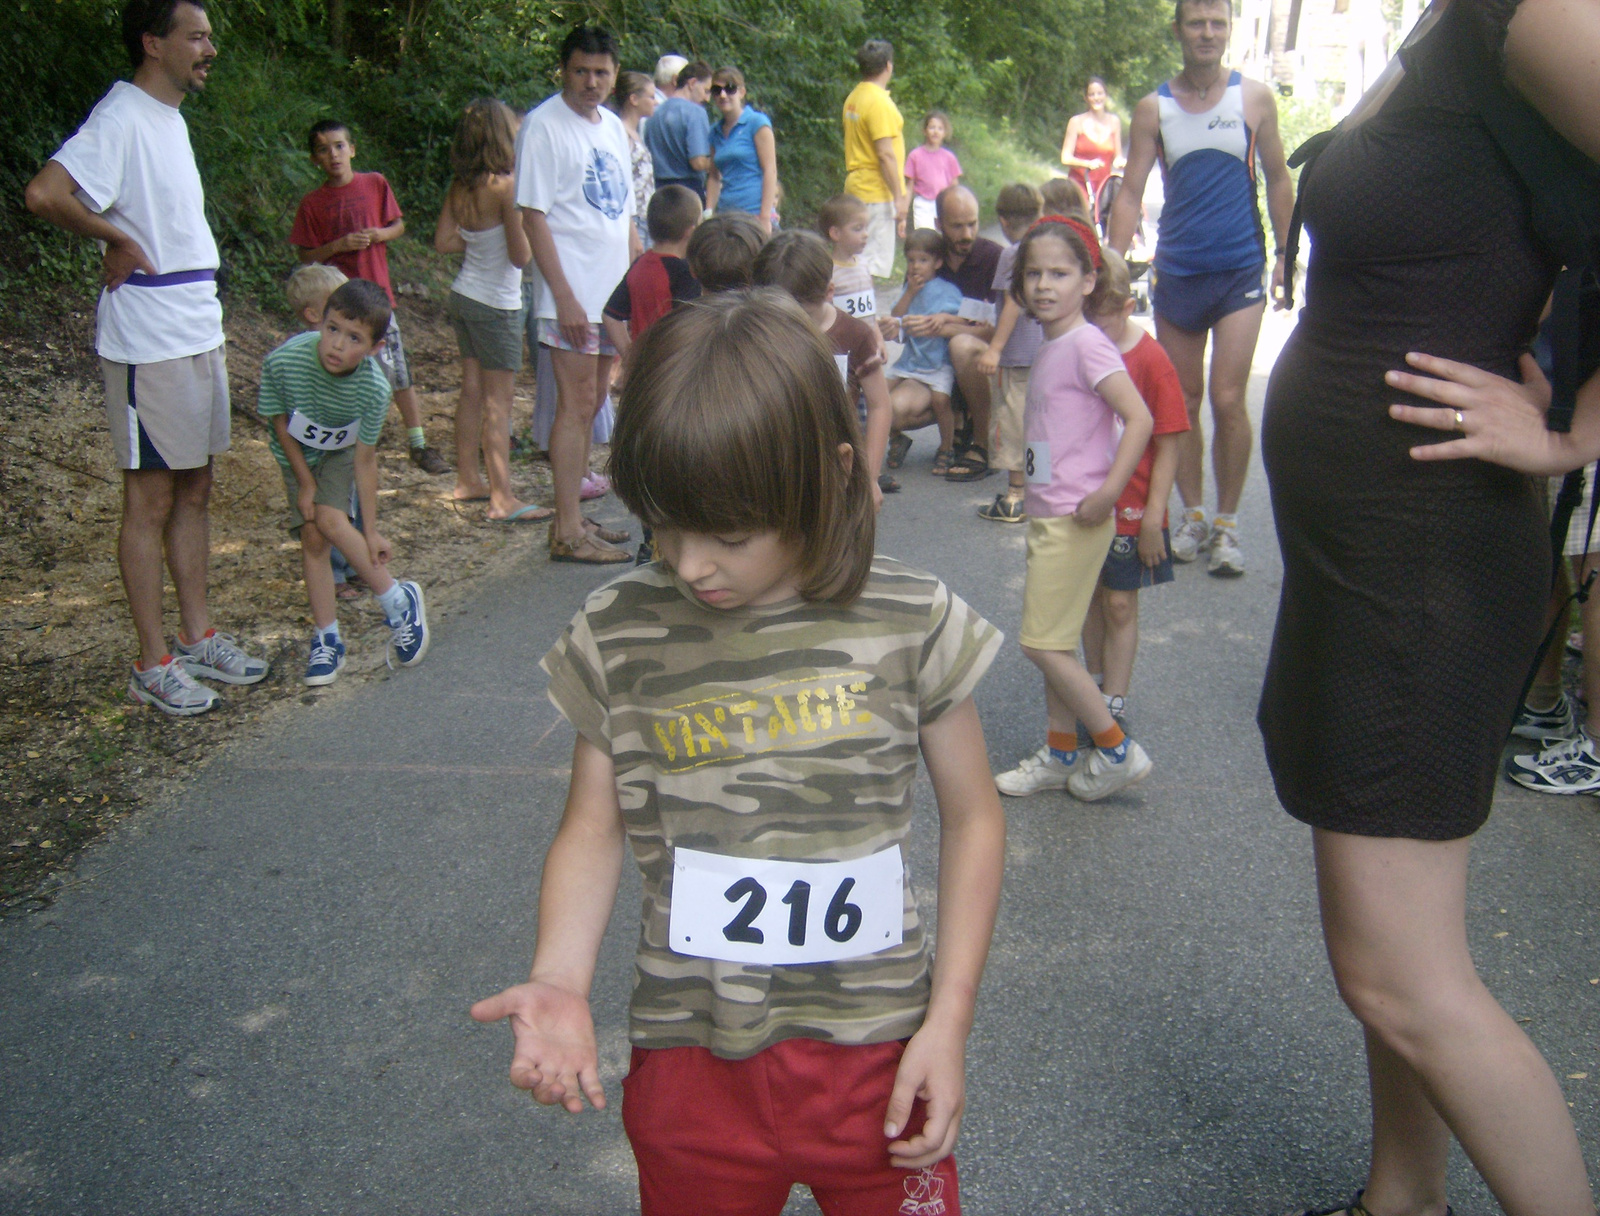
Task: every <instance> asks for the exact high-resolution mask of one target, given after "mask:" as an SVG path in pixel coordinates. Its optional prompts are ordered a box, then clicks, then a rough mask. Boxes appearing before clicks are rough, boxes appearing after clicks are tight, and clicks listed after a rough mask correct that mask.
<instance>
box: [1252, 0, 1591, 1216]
mask: <svg viewBox="0 0 1600 1216" xmlns="http://www.w3.org/2000/svg"><path fill="white" fill-rule="evenodd" d="M1508 31H1509V33H1508ZM1597 57H1600V5H1597V4H1595V3H1580V2H1578V0H1522V2H1521V4H1520V5H1519V4H1518V3H1517V2H1516V0H1448V2H1447V3H1446V2H1438V3H1435V4H1434V6H1433V8H1432V9H1430V11H1429V13H1428V15H1427V16H1426V17H1425V18H1424V22H1423V24H1422V25H1421V26H1419V29H1418V33H1417V34H1416V35H1415V36H1414V37H1413V39H1412V40H1411V41H1410V43H1408V45H1407V48H1406V49H1405V50H1404V51H1402V53H1401V60H1402V62H1403V65H1404V71H1403V72H1396V73H1392V74H1387V75H1386V77H1385V79H1384V80H1382V81H1381V82H1380V84H1379V85H1378V86H1377V87H1376V88H1375V89H1374V90H1373V93H1372V94H1370V95H1369V96H1368V97H1366V98H1364V99H1363V101H1362V103H1361V105H1360V106H1358V107H1357V109H1356V111H1355V112H1354V113H1353V114H1352V115H1351V117H1350V118H1349V119H1347V120H1346V121H1345V123H1344V124H1343V126H1342V128H1341V129H1340V131H1339V133H1338V134H1337V135H1336V136H1335V137H1334V138H1333V140H1332V141H1331V142H1330V143H1329V144H1328V145H1327V146H1326V148H1325V149H1324V150H1323V151H1322V153H1321V155H1320V156H1319V157H1318V158H1317V160H1316V162H1315V163H1314V164H1313V165H1312V166H1311V167H1310V168H1309V169H1308V170H1307V172H1306V173H1305V175H1304V176H1303V179H1302V181H1301V183H1300V188H1301V191H1302V196H1303V197H1302V210H1303V214H1304V217H1305V223H1306V228H1307V231H1308V232H1310V233H1311V235H1312V237H1313V238H1314V242H1315V247H1314V249H1313V252H1312V258H1311V263H1310V267H1309V269H1308V273H1307V281H1306V307H1305V310H1304V312H1303V313H1302V316H1301V320H1300V324H1299V327H1298V328H1297V330H1296V331H1295V334H1294V336H1293V337H1292V338H1291V340H1290V342H1289V344H1288V345H1287V346H1286V347H1285V349H1284V353H1283V356H1282V357H1281V358H1280V359H1279V362H1278V365H1277V367H1276V368H1275V369H1274V372H1273V376H1272V381H1271V384H1270V386H1269V388H1268V393H1267V405H1266V413H1265V417H1264V419H1263V430H1262V452H1263V456H1264V458H1265V461H1266V465H1267V470H1268V473H1269V476H1270V480H1271V485H1272V500H1273V510H1274V512H1275V514H1276V518H1277V524H1278V532H1279V538H1280V544H1281V546H1282V549H1283V558H1284V581H1283V592H1282V601H1281V605H1280V608H1279V616H1278V626H1277V631H1276V634H1275V636H1274V639H1273V647H1272V656H1271V660H1270V662H1269V665H1268V671H1267V677H1266V683H1265V687H1264V688H1263V691H1262V699H1261V710H1260V724H1261V728H1262V734H1263V737H1264V740H1265V743H1266V750H1267V759H1268V763H1269V765H1270V766H1271V769H1272V773H1273V778H1274V781H1275V783H1276V785H1277V789H1278V794H1279V797H1280V799H1281V800H1282V802H1283V804H1284V806H1285V808H1286V809H1287V810H1288V811H1289V813H1290V814H1292V815H1294V816H1295V817H1296V818H1298V819H1301V820H1303V821H1304V822H1306V823H1308V824H1310V825H1311V827H1312V828H1313V844H1314V850H1315V857H1316V866H1317V882H1318V893H1319V895H1320V898H1321V907H1322V921H1323V931H1324V934H1325V937H1326V940H1327V946H1328V954H1329V958H1330V960H1331V962H1332V964H1333V970H1334V975H1335V978H1336V979H1337V981H1338V985H1339V991H1340V994H1341V996H1342V997H1343V998H1344V1000H1345V1002H1346V1004H1347V1005H1349V1007H1350V1009H1351V1011H1352V1012H1353V1013H1354V1014H1355V1015H1356V1017H1357V1018H1359V1019H1360V1021H1361V1023H1362V1026H1363V1028H1364V1030H1365V1034H1366V1047H1367V1060H1368V1067H1369V1075H1370V1081H1371V1093H1372V1127H1373V1151H1372V1165H1371V1171H1370V1174H1369V1179H1368V1183H1367V1187H1366V1190H1365V1193H1364V1194H1363V1195H1362V1196H1361V1198H1360V1199H1359V1200H1357V1201H1355V1202H1353V1203H1352V1204H1351V1205H1350V1206H1349V1208H1348V1209H1345V1210H1348V1211H1350V1212H1351V1213H1353V1214H1358V1213H1360V1212H1362V1211H1366V1212H1370V1213H1371V1216H1442V1214H1443V1213H1444V1212H1445V1211H1446V1202H1445V1163H1446V1159H1447V1154H1448V1147H1449V1141H1450V1137H1451V1135H1452V1134H1453V1135H1454V1136H1455V1137H1456V1139H1458V1140H1459V1141H1460V1142H1461V1144H1462V1146H1463V1148H1464V1149H1465V1150H1466V1152H1467V1155H1468V1156H1469V1157H1470V1158H1471V1159H1472V1162H1473V1164H1474V1165H1475V1166H1476V1167H1477V1169H1478V1170H1479V1172H1480V1173H1481V1174H1482V1175H1483V1177H1484V1179H1485V1181H1486V1182H1487V1183H1488V1185H1489V1187H1490V1189H1491V1190H1493V1192H1494V1194H1495V1196H1496V1197H1497V1198H1498V1199H1499V1201H1500V1203H1501V1205H1502V1207H1503V1208H1504V1209H1505V1211H1506V1212H1507V1213H1508V1214H1509V1216H1535V1214H1537V1216H1592V1213H1593V1212H1594V1202H1593V1198H1592V1196H1591V1194H1590V1191H1589V1184H1588V1180H1587V1178H1586V1175H1585V1171H1584V1164H1583V1159H1582V1156H1581V1153H1580V1151H1579V1147H1578V1141H1577V1136H1576V1134H1575V1132H1574V1130H1573V1125H1572V1120H1571V1117H1570V1115H1569V1114H1568V1110H1567V1105H1566V1101H1565V1099H1564V1098H1563V1097H1562V1093H1561V1089H1560V1087H1559V1085H1558V1084H1557V1083H1556V1080H1555V1078H1554V1076H1553V1075H1552V1074H1551V1072H1550V1069H1549V1068H1548V1066H1546V1064H1545V1063H1544V1061H1543V1059H1542V1058H1541V1057H1540V1056H1539V1053H1538V1051H1537V1049H1535V1048H1534V1046H1533V1044H1532V1043H1531V1042H1529V1040H1528V1039H1527V1037H1526V1036H1525V1035H1524V1034H1523V1033H1522V1031H1521V1030H1520V1029H1519V1028H1518V1027H1517V1025H1516V1023H1515V1022H1514V1021H1512V1019H1511V1018H1510V1017H1509V1016H1507V1014H1506V1013H1505V1011H1504V1010H1502V1009H1501V1008H1500V1006H1499V1004H1498V1003H1496V1001H1495V999H1494V997H1493V996H1492V995H1490V993H1489V991H1488V989H1487V988H1485V987H1484V985H1483V983H1482V981H1481V980H1480V979H1479V978H1478V974H1477V971H1476V969H1475V967H1474V965H1473V961H1472V958H1471V955H1470V953H1469V951H1468V947H1467V938H1466V883H1467V858H1468V852H1469V848H1470V842H1471V836H1472V833H1473V832H1475V831H1476V830H1477V829H1478V828H1479V827H1480V826H1481V825H1482V824H1483V821H1484V819H1485V818H1486V817H1487V815H1488V812H1489V804H1490V801H1491V798H1492V795H1493V791H1494V786H1495V782H1496V776H1497V767H1498V760H1499V755H1500V750H1501V746H1502V744H1503V742H1504V740H1505V737H1506V734H1507V731H1508V729H1509V727H1510V725H1511V718H1512V713H1513V710H1514V708H1515V702H1516V698H1517V694H1518V692H1519V690H1520V687H1521V681H1522V676H1523V674H1524V673H1525V671H1526V670H1527V666H1528V663H1529V661H1530V660H1531V657H1532V654H1533V650H1534V648H1535V646H1536V644H1537V640H1538V636H1539V633H1540V629H1541V618H1542V609H1543V603H1544V599H1545V595H1546V592H1547V591H1548V588H1549V562H1550V557H1549V548H1550V546H1549V541H1548V538H1547V535H1546V526H1545V514H1544V507H1543V501H1542V497H1541V495H1540V494H1539V492H1538V491H1537V490H1536V488H1535V486H1534V483H1533V482H1532V480H1531V479H1530V478H1528V477H1527V476H1525V473H1526V472H1551V471H1556V470H1558V469H1562V468H1570V467H1575V466H1576V465H1578V464H1580V463H1582V462H1583V461H1585V460H1593V459H1595V457H1596V456H1597V455H1600V385H1596V384H1591V385H1590V386H1589V390H1588V396H1589V398H1590V400H1588V401H1586V402H1584V403H1583V404H1581V405H1580V409H1579V415H1580V416H1579V419H1578V422H1577V423H1576V424H1575V429H1574V432H1573V435H1572V436H1571V437H1570V438H1568V437H1560V438H1556V437H1542V418H1538V410H1537V407H1536V405H1535V404H1533V403H1532V401H1533V398H1534V397H1535V396H1536V394H1535V393H1534V390H1531V389H1527V390H1525V389H1523V388H1522V387H1521V386H1520V384H1519V383H1518V382H1517V380H1516V378H1517V377H1518V375H1519V361H1518V356H1519V353H1520V352H1521V351H1523V350H1524V349H1525V347H1526V344H1527V342H1528V341H1529V340H1530V339H1531V338H1532V336H1533V333H1534V329H1535V326H1536V324H1537V322H1538V318H1539V313H1540V310H1541V308H1542V306H1543V305H1544V302H1545V300H1546V298H1547V297H1548V295H1549V293H1550V289H1551V285H1552V283H1553V281H1554V278H1555V274H1556V272H1557V271H1558V270H1559V269H1560V266H1559V263H1558V262H1557V261H1555V259H1554V258H1553V256H1552V254H1551V253H1550V252H1549V251H1548V250H1547V249H1545V248H1543V247H1542V246H1541V245H1540V243H1539V241H1538V240H1537V239H1536V237H1535V235H1534V233H1533V229H1532V224H1531V218H1530V209H1529V200H1528V196H1527V191H1526V189H1525V188H1524V187H1523V185H1522V184H1521V181H1520V180H1519V179H1518V177H1517V176H1516V174H1515V172H1514V171H1513V170H1512V168H1511V166H1510V164H1509V162H1507V161H1506V160H1505V158H1504V156H1503V155H1502V154H1501V153H1500V152H1499V150H1498V148H1497V146H1496V144H1495V142H1494V139H1493V137H1492V136H1491V135H1490V133H1489V131H1488V129H1487V128H1486V127H1485V125H1484V122H1483V120H1482V118H1481V117H1480V116H1479V113H1478V110H1477V106H1478V105H1479V99H1480V97H1481V90H1480V89H1479V88H1478V87H1477V84H1476V82H1477V81H1479V80H1481V79H1483V78H1484V75H1483V74H1485V73H1489V74H1492V75H1491V76H1490V77H1489V78H1490V79H1493V76H1494V75H1500V74H1503V78H1504V79H1505V80H1506V82H1507V83H1509V84H1510V85H1511V86H1512V87H1513V89H1515V90H1516V91H1517V92H1518V93H1520V94H1521V95H1522V96H1523V97H1525V98H1527V99H1528V100H1529V101H1530V102H1532V103H1533V104H1534V105H1535V106H1536V108H1538V109H1539V110H1540V111H1541V112H1542V113H1543V114H1544V115H1545V116H1546V117H1547V118H1548V119H1549V120H1550V122H1551V123H1552V124H1553V125H1554V126H1555V127H1556V128H1557V129H1558V130H1560V131H1561V133H1562V134H1563V135H1565V136H1566V137H1567V138H1568V139H1569V140H1571V141H1572V142H1573V143H1574V144H1576V145H1577V146H1579V147H1580V148H1582V149H1583V150H1584V151H1585V152H1586V153H1587V154H1588V155H1589V156H1590V157H1592V158H1596V159H1600V73H1597V72H1596V69H1595V62H1596V59H1597ZM1415 351H1427V352H1430V354H1432V355H1435V356H1443V357H1444V358H1445V359H1447V360H1448V362H1440V361H1437V360H1425V361H1423V362H1421V363H1418V362H1416V361H1415V360H1413V366H1414V367H1417V368H1418V369H1419V370H1422V371H1429V372H1433V373H1436V374H1439V375H1442V376H1443V377H1444V379H1442V380H1432V381H1429V382H1427V383H1420V382H1419V380H1420V379H1421V378H1418V377H1414V376H1413V377H1412V378H1410V379H1406V378H1404V377H1402V379H1401V380H1394V379H1391V380H1389V382H1388V383H1386V379H1385V378H1386V375H1387V374H1388V373H1390V372H1392V371H1394V369H1397V368H1400V367H1403V366H1405V360H1406V356H1407V355H1408V353H1409V352H1415ZM1397 388H1403V389H1407V390H1408V391H1409V392H1410V393H1411V394H1412V401H1413V402H1415V401H1417V400H1419V399H1423V400H1426V399H1430V398H1431V399H1433V400H1444V401H1445V402H1446V404H1447V405H1449V406H1450V408H1448V409H1430V408H1423V407H1418V406H1416V405H1411V406H1409V407H1397V408H1396V409H1394V410H1391V408H1390V406H1391V404H1392V403H1393V402H1394V401H1395V400H1396V397H1397V396H1398V395H1399V394H1397V392H1396V389H1397ZM1452 397H1453V398H1455V399H1452ZM1458 400H1459V401H1460V402H1461V404H1458ZM1457 409H1460V410H1461V413H1460V415H1458V414H1457V412H1456V411H1457ZM1530 418H1536V419H1537V423H1536V426H1537V428H1538V430H1539V436H1534V435H1533V434H1532V433H1531V432H1530V430H1529V419H1530ZM1458 420H1459V421H1460V423H1461V424H1462V426H1463V427H1464V429H1465V432H1466V438H1465V439H1461V438H1458V439H1456V440H1455V441H1454V443H1453V444H1445V445H1442V447H1441V448H1440V449H1439V450H1437V451H1430V452H1427V453H1425V454H1424V458H1423V459H1418V458H1417V456H1416V454H1415V451H1414V449H1416V448H1417V447H1419V446H1420V445H1423V444H1426V443H1427V442H1428V441H1429V440H1430V439H1432V438H1433V437H1432V436H1431V435H1430V434H1429V433H1428V432H1427V431H1426V430H1424V429H1421V427H1426V426H1439V425H1447V426H1449V427H1450V428H1452V429H1456V428H1457V423H1458ZM1419 424H1420V426H1419ZM1449 456H1472V457H1478V459H1457V460H1450V459H1437V457H1449Z"/></svg>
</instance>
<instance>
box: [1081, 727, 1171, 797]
mask: <svg viewBox="0 0 1600 1216" xmlns="http://www.w3.org/2000/svg"><path fill="white" fill-rule="evenodd" d="M1079 754H1080V755H1081V754H1082V753H1081V752H1080V753H1079ZM1153 767H1154V766H1153V765H1152V764H1151V763H1150V757H1149V756H1147V755H1146V754H1145V750H1144V748H1142V747H1140V746H1139V745H1138V744H1137V743H1135V742H1134V741H1133V740H1132V739H1129V740H1128V750H1127V751H1126V752H1124V753H1123V756H1122V759H1121V760H1113V759H1112V758H1111V757H1110V756H1108V755H1107V754H1106V753H1105V752H1104V751H1103V750H1102V749H1100V748H1098V747H1096V748H1093V749H1092V750H1091V751H1090V753H1089V763H1088V764H1086V765H1084V766H1083V767H1082V768H1080V769H1079V770H1078V771H1077V772H1075V773H1073V774H1072V776H1071V778H1070V779H1069V780H1068V781H1067V791H1068V792H1069V793H1070V794H1071V795H1072V796H1073V797H1074V798H1076V799H1078V800H1079V801H1081V802H1096V801H1098V800H1100V799H1101V798H1107V797H1110V796H1111V795H1112V794H1115V793H1116V792H1117V791H1118V790H1125V789H1127V788H1128V787H1129V786H1130V785H1137V784H1138V783H1139V782H1141V781H1143V780H1144V779H1145V778H1146V777H1148V776H1149V775H1150V770H1151V768H1153Z"/></svg>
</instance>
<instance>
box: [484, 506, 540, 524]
mask: <svg viewBox="0 0 1600 1216" xmlns="http://www.w3.org/2000/svg"><path fill="white" fill-rule="evenodd" d="M538 511H543V512H544V514H543V515H538V514H535V512H538ZM554 514H555V512H554V511H553V510H551V509H550V508H549V507H541V506H539V505H538V504H537V503H531V502H530V503H524V504H523V505H522V506H520V507H518V508H517V509H516V510H515V511H513V512H511V514H510V515H507V516H505V517H504V518H501V519H495V518H494V517H492V516H487V515H486V516H484V518H485V519H487V520H488V521H489V522H490V523H492V524H516V523H522V522H524V521H526V522H528V523H538V522H542V521H543V520H546V519H549V518H550V517H551V516H553V515H554Z"/></svg>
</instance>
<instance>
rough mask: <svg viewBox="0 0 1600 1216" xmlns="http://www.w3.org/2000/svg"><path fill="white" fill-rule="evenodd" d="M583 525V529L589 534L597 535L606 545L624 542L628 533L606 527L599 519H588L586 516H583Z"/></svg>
mask: <svg viewBox="0 0 1600 1216" xmlns="http://www.w3.org/2000/svg"><path fill="white" fill-rule="evenodd" d="M583 527H584V531H586V532H588V533H589V535H590V536H595V537H598V538H599V539H601V540H603V541H605V542H606V544H608V545H621V544H625V543H626V542H627V540H628V537H629V535H630V534H629V533H628V532H624V531H618V530H617V529H616V528H608V527H606V526H605V525H604V524H602V523H601V522H600V521H599V520H596V519H590V518H588V516H585V517H584V520H583Z"/></svg>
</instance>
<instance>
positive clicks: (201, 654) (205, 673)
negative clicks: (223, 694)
mask: <svg viewBox="0 0 1600 1216" xmlns="http://www.w3.org/2000/svg"><path fill="white" fill-rule="evenodd" d="M172 655H173V657H174V658H175V659H177V660H178V662H180V663H182V664H183V665H184V666H185V667H186V668H188V669H189V674H190V675H192V676H199V677H200V678H201V679H205V680H221V681H222V682H223V683H224V684H255V683H258V682H259V681H261V680H264V679H266V678H267V661H266V660H265V659H258V658H255V657H254V656H252V655H248V654H246V653H245V652H244V651H243V650H242V649H240V647H239V640H238V639H237V638H235V637H234V636H233V635H232V634H227V633H218V632H217V631H216V630H215V629H212V630H209V631H207V633H206V636H205V637H203V638H201V639H200V640H199V641H198V642H196V643H195V644H194V645H193V646H190V645H187V644H186V643H185V642H184V640H183V639H182V638H179V639H178V640H177V641H176V642H175V643H174V644H173V647H172Z"/></svg>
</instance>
